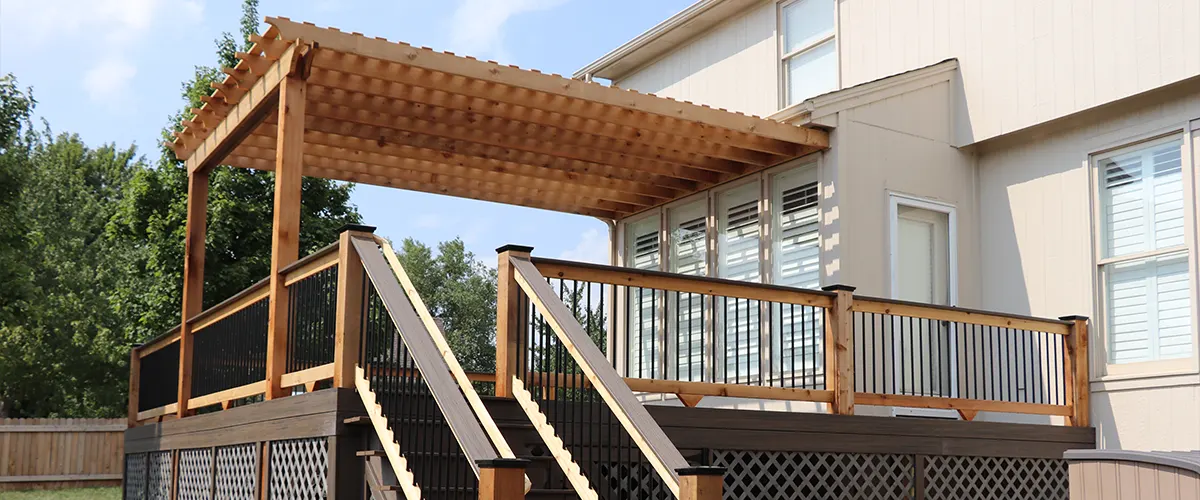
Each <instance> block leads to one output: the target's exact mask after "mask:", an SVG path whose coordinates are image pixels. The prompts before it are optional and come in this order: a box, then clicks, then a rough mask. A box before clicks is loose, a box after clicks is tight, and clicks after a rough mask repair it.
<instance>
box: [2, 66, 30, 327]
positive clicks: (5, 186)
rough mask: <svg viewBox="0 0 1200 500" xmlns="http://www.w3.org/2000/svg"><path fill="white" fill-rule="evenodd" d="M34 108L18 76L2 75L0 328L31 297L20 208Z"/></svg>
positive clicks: (27, 165)
mask: <svg viewBox="0 0 1200 500" xmlns="http://www.w3.org/2000/svg"><path fill="white" fill-rule="evenodd" d="M34 105H35V101H34V100H33V95H32V92H31V91H30V90H28V89H27V90H21V87H20V86H19V85H18V84H17V79H16V77H14V76H13V75H11V74H9V75H4V76H0V325H3V324H5V323H8V322H9V321H8V320H10V319H11V318H13V317H15V316H17V315H18V314H19V311H20V310H22V309H24V308H25V307H26V305H27V299H28V294H29V280H30V277H29V275H28V272H29V266H28V265H27V264H26V263H25V251H26V249H27V248H28V239H27V238H26V234H25V233H26V229H27V225H26V223H25V221H24V220H22V219H21V218H20V217H19V216H18V208H19V199H20V194H21V189H22V188H23V187H24V186H25V184H26V178H27V176H28V172H29V170H30V167H29V157H30V148H31V144H32V141H31V138H30V136H29V132H30V130H31V129H32V127H31V125H30V123H29V116H30V114H32V113H33V108H34Z"/></svg>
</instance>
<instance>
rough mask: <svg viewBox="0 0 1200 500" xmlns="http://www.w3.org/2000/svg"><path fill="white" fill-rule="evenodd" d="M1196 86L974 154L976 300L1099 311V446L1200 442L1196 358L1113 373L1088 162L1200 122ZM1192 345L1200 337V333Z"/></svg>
mask: <svg viewBox="0 0 1200 500" xmlns="http://www.w3.org/2000/svg"><path fill="white" fill-rule="evenodd" d="M1196 83H1197V82H1195V81H1190V82H1187V84H1185V85H1181V86H1176V87H1174V88H1169V89H1164V90H1160V91H1156V92H1153V93H1151V94H1148V95H1144V96H1139V97H1136V98H1133V99H1128V100H1125V101H1122V102H1120V103H1116V104H1113V105H1111V106H1108V107H1106V108H1103V109H1097V110H1093V111H1088V112H1086V113H1082V114H1080V115H1077V116H1075V117H1071V118H1068V119H1064V120H1060V121H1058V122H1055V123H1054V124H1049V125H1044V126H1041V127H1038V128H1036V129H1033V130H1031V131H1028V132H1021V133H1018V134H1014V135H1013V136H1010V137H1005V138H1000V139H997V140H995V141H992V142H991V143H988V144H985V145H982V147H981V148H980V149H979V151H978V152H977V154H978V172H979V202H980V221H979V227H980V228H981V229H982V230H981V232H980V252H981V253H980V256H981V262H982V264H983V265H982V266H981V293H982V303H981V304H980V305H981V306H982V307H983V308H985V309H995V310H1000V311H1007V312H1013V313H1022V314H1030V315H1036V316H1059V315H1064V314H1086V315H1089V316H1091V317H1093V318H1097V321H1096V322H1094V323H1093V328H1092V340H1091V343H1092V346H1093V348H1092V349H1091V351H1092V368H1093V370H1092V371H1093V383H1092V394H1093V396H1092V402H1093V403H1092V404H1093V406H1092V423H1093V425H1095V426H1096V427H1097V429H1098V432H1099V433H1100V441H1099V444H1100V445H1101V446H1104V447H1108V448H1121V449H1135V450H1137V449H1141V450H1153V449H1160V450H1178V449H1200V424H1198V423H1197V422H1200V376H1198V375H1197V374H1196V360H1197V358H1196V357H1195V356H1193V358H1192V359H1191V360H1190V362H1189V363H1188V365H1189V366H1188V367H1186V368H1185V369H1184V370H1183V371H1178V370H1177V369H1175V368H1173V369H1171V370H1166V371H1170V372H1171V373H1164V369H1163V368H1162V367H1155V366H1153V364H1149V365H1144V366H1142V367H1137V368H1135V367H1133V366H1130V365H1124V366H1123V367H1122V368H1123V369H1128V370H1130V373H1127V374H1125V375H1124V376H1122V377H1116V376H1112V377H1109V376H1107V375H1106V373H1107V371H1108V369H1107V368H1106V365H1104V363H1103V361H1104V357H1103V355H1102V351H1103V346H1104V345H1105V337H1104V327H1103V321H1102V320H1101V319H1100V317H1099V311H1100V307H1101V305H1100V304H1099V303H1098V299H1097V296H1096V285H1095V284H1094V279H1095V269H1096V268H1095V264H1094V262H1095V260H1094V255H1093V247H1092V245H1093V242H1092V233H1093V229H1092V216H1091V206H1090V203H1091V195H1090V191H1091V189H1092V187H1091V183H1090V181H1089V166H1088V157H1089V154H1090V153H1092V152H1095V151H1099V150H1104V149H1111V148H1115V147H1119V146H1122V145H1126V144H1129V143H1131V142H1133V141H1137V140H1141V139H1146V138H1150V137H1154V136H1155V135H1159V134H1162V133H1166V132H1170V131H1172V130H1175V129H1183V128H1185V127H1188V126H1189V125H1188V121H1189V120H1193V119H1196V118H1200V92H1197V90H1196V89H1197V85H1196ZM1197 125H1200V122H1198V123H1197ZM1192 126H1193V127H1194V126H1195V125H1192ZM1193 220H1194V219H1193ZM1193 345H1200V344H1197V340H1193ZM1194 348H1195V347H1194ZM1136 370H1140V373H1139V372H1138V371H1136ZM1167 375H1169V376H1167ZM1168 429H1169V430H1168Z"/></svg>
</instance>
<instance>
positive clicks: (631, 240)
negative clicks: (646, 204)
mask: <svg viewBox="0 0 1200 500" xmlns="http://www.w3.org/2000/svg"><path fill="white" fill-rule="evenodd" d="M660 221H661V219H660V217H659V216H658V215H657V214H654V215H651V216H648V217H644V218H642V219H639V220H637V221H634V222H630V223H627V224H626V225H625V265H626V266H628V267H634V268H637V269H648V270H652V271H658V270H659V262H660V260H659V241H660V240H659V233H660V230H661V227H660ZM624 301H625V303H626V304H627V307H626V309H625V310H626V311H627V314H628V315H629V316H628V318H627V322H626V328H628V334H627V336H626V341H627V342H628V346H627V348H628V353H627V354H628V357H627V358H626V371H625V375H626V376H628V377H636V378H653V377H654V374H655V373H656V372H657V368H658V365H659V363H658V356H659V353H660V352H661V350H660V349H659V347H658V343H657V338H658V330H659V322H658V321H657V317H658V313H657V311H658V309H659V308H660V307H661V306H662V305H663V300H662V293H659V292H656V291H654V290H651V289H646V288H634V287H629V288H626V289H625V297H624Z"/></svg>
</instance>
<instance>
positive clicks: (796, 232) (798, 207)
mask: <svg viewBox="0 0 1200 500" xmlns="http://www.w3.org/2000/svg"><path fill="white" fill-rule="evenodd" d="M775 203H776V204H775V206H776V207H778V208H779V213H778V219H777V220H776V228H775V231H776V232H775V235H776V238H777V239H778V244H776V245H775V247H776V250H775V255H774V256H773V258H774V269H775V275H774V276H773V277H772V278H773V281H774V282H775V284H777V285H787V286H795V287H800V288H819V287H820V285H821V279H820V248H819V246H818V223H819V222H820V221H819V220H818V210H817V183H816V182H815V181H813V182H807V183H804V184H802V185H799V186H795V187H791V188H784V189H781V190H780V193H779V196H778V200H777V201H776V202H775Z"/></svg>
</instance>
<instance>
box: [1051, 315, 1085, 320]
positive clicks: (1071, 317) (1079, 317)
mask: <svg viewBox="0 0 1200 500" xmlns="http://www.w3.org/2000/svg"><path fill="white" fill-rule="evenodd" d="M1058 319H1060V320H1062V321H1087V320H1088V317H1087V316H1080V315H1078V314H1072V315H1070V316H1059V317H1058Z"/></svg>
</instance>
